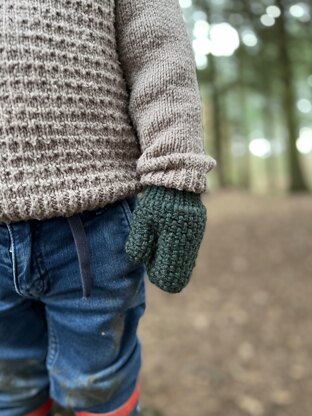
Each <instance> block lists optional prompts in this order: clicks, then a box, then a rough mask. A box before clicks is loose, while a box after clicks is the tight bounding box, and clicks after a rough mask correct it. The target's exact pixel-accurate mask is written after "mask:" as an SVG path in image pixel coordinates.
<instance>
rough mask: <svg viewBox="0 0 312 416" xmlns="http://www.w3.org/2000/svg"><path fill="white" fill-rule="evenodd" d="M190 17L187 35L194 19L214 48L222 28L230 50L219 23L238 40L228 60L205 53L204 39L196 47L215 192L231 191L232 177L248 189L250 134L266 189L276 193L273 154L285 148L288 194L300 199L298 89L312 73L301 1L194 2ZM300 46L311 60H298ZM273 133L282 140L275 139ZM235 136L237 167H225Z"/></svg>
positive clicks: (305, 7) (310, 36)
mask: <svg viewBox="0 0 312 416" xmlns="http://www.w3.org/2000/svg"><path fill="white" fill-rule="evenodd" d="M181 1H184V0H181ZM186 3H187V2H186ZM310 6H311V7H312V5H310ZM192 11H193V17H194V18H193V23H192V25H193V27H194V26H196V21H197V20H198V19H199V21H200V23H202V21H203V20H204V19H206V22H207V23H208V25H207V27H209V31H208V33H207V39H206V40H207V41H208V42H211V40H212V39H211V32H212V31H213V27H214V26H218V25H219V27H220V26H222V24H223V26H222V28H224V36H222V32H220V38H219V39H220V47H219V49H220V50H221V49H222V47H223V48H224V46H226V45H225V44H226V41H228V42H229V43H231V39H230V38H229V37H228V36H227V35H226V33H225V31H226V29H227V27H225V25H224V22H227V23H229V25H231V27H232V28H234V29H235V31H236V33H237V34H238V35H239V40H240V42H239V45H238V46H237V47H236V48H234V49H233V51H232V53H224V54H223V53H219V52H220V50H219V51H218V50H217V51H216V49H213V48H210V45H209V44H208V46H207V42H205V39H204V40H203V39H201V42H202V44H201V45H200V44H198V45H199V48H202V49H203V50H204V52H203V53H204V54H205V55H206V56H207V65H206V66H204V65H203V67H202V68H201V69H200V70H199V72H198V74H199V81H200V83H201V84H203V85H205V86H206V88H208V89H209V91H210V102H211V106H210V108H211V112H212V114H211V122H212V128H211V133H212V138H213V143H214V148H215V156H216V159H217V160H218V162H219V171H218V174H219V178H218V181H219V184H220V185H221V186H223V187H224V186H227V185H229V184H231V176H232V170H233V169H234V170H235V169H236V170H238V171H239V174H238V182H237V184H238V185H240V186H242V187H246V188H248V187H249V186H251V181H250V169H251V165H252V163H254V162H253V160H254V157H253V158H252V159H250V151H249V147H250V140H252V136H254V135H255V132H256V131H259V132H258V133H257V134H258V135H260V134H261V131H262V134H263V136H262V137H263V139H261V140H262V141H261V143H260V145H261V146H262V147H263V148H262V149H259V152H258V154H259V155H260V154H262V155H263V156H258V157H263V158H265V159H266V167H267V169H266V170H267V178H268V181H267V182H268V185H269V188H270V189H275V188H276V187H277V183H278V182H277V176H276V173H277V171H278V170H279V171H280V169H281V165H280V164H279V163H277V159H276V155H277V153H276V152H281V151H282V149H283V146H286V149H287V152H286V156H287V158H286V160H287V165H286V166H287V174H288V177H289V190H290V191H298V190H300V191H306V190H307V189H308V187H307V184H306V181H305V179H304V175H303V169H302V167H301V165H300V159H301V157H300V156H299V152H298V149H297V143H298V142H297V140H298V138H299V136H300V126H301V124H302V122H303V120H307V119H308V116H304V115H303V114H302V113H301V114H299V111H298V109H297V108H296V107H297V95H298V93H299V91H298V83H299V82H300V80H302V79H303V77H305V83H306V82H307V79H308V75H309V74H310V72H311V66H312V55H311V52H310V42H311V40H312V27H311V16H310V15H309V13H310V11H309V4H308V3H307V0H306V2H305V1H304V0H303V1H301V2H300V3H298V2H296V1H295V0H193V6H192ZM311 11H312V10H311ZM300 16H301V20H300V19H299V17H300ZM298 19H299V20H298ZM194 22H195V23H194ZM229 25H228V26H229ZM220 30H221V29H220ZM234 35H235V33H234V34H233V37H235V36H234ZM299 44H300V46H302V47H303V48H305V49H303V50H305V51H307V52H308V53H309V55H308V54H307V53H306V54H302V53H299V51H300V52H301V51H302V50H301V49H300V48H298V45H299ZM214 46H216V45H214ZM217 46H218V45H217ZM209 49H210V50H209ZM205 51H206V52H205ZM294 62H296V65H294ZM229 97H231V98H230V99H229ZM304 117H305V118H304ZM229 123H231V125H232V127H231V128H229ZM276 132H279V135H280V136H281V133H282V134H283V137H281V139H279V138H278V137H277V136H276ZM233 133H234V135H235V133H237V134H238V136H239V137H241V138H242V140H241V142H240V149H241V151H240V152H239V162H238V159H237V160H236V162H235V163H234V164H233V166H232V167H231V164H230V161H229V150H231V146H232V147H233V140H234V138H233V136H231V135H233ZM258 137H259V136H258ZM260 137H261V136H260ZM265 143H267V144H265ZM260 145H259V146H260ZM266 148H267V150H265V149H266ZM231 157H232V158H233V157H238V156H235V155H233V154H232V155H231ZM284 159H285V158H284ZM237 164H239V166H238V168H237V167H235V165H237Z"/></svg>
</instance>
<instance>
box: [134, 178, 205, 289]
mask: <svg viewBox="0 0 312 416" xmlns="http://www.w3.org/2000/svg"><path fill="white" fill-rule="evenodd" d="M205 225H206V208H205V206H204V205H203V203H202V202H201V198H200V194H196V193H193V192H188V191H180V190H177V189H171V188H165V187H161V186H149V187H147V188H146V190H145V192H144V193H143V196H142V197H140V198H139V199H138V202H137V205H136V207H135V209H134V211H133V216H132V221H131V231H130V234H129V237H128V240H127V242H126V252H127V253H128V256H129V257H130V259H131V260H132V261H133V262H134V263H145V265H146V270H147V275H148V277H149V280H150V281H151V282H152V283H154V284H155V285H156V286H158V287H159V288H160V289H162V290H164V291H166V292H170V293H178V292H180V291H181V290H182V289H183V288H184V287H185V286H186V285H187V284H188V282H189V280H190V277H191V273H192V270H193V268H194V266H195V261H196V257H197V254H198V250H199V247H200V244H201V241H202V238H203V235H204V231H205Z"/></svg>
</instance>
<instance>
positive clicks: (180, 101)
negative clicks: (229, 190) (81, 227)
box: [0, 0, 215, 222]
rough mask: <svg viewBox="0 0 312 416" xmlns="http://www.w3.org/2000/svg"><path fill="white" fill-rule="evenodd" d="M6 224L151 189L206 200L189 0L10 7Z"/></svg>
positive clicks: (60, 1) (4, 33) (2, 153)
mask: <svg viewBox="0 0 312 416" xmlns="http://www.w3.org/2000/svg"><path fill="white" fill-rule="evenodd" d="M0 16H1V28H0V222H10V221H17V220H27V219H31V218H36V219H45V218H50V217H54V216H59V215H62V216H71V215H73V214H74V213H78V212H82V211H84V210H87V209H95V208H97V207H101V206H104V205H106V204H107V203H109V202H114V201H115V200H118V199H121V198H123V197H126V196H130V195H132V194H137V193H138V192H140V191H141V190H143V189H144V188H145V186H146V185H158V186H166V187H170V188H175V189H180V190H187V191H192V192H195V193H202V192H205V191H206V190H207V183H206V174H207V173H208V172H209V171H210V170H211V169H212V168H213V167H214V165H215V161H214V159H213V158H211V157H210V156H208V155H205V153H204V149H203V137H204V133H203V124H202V114H201V101H200V92H199V86H198V82H197V78H196V69H195V68H196V67H195V59H194V55H193V50H192V47H191V42H190V39H189V37H188V33H187V29H186V25H185V22H184V20H183V17H182V12H181V10H180V7H179V4H178V0H157V1H155V0H131V1H129V0H18V1H17V0H0Z"/></svg>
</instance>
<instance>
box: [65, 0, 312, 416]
mask: <svg viewBox="0 0 312 416" xmlns="http://www.w3.org/2000/svg"><path fill="white" fill-rule="evenodd" d="M155 1H157V0H155ZM179 1H180V6H181V9H182V12H183V15H184V17H185V22H186V25H187V28H188V30H189V36H190V39H191V40H192V45H193V49H194V54H195V58H196V64H197V69H198V80H199V83H200V88H201V95H202V103H203V115H204V127H205V133H206V150H207V153H209V154H211V155H212V156H213V157H214V158H215V159H216V160H217V161H218V167H217V168H216V169H215V170H214V171H213V172H211V173H209V183H210V187H211V193H210V194H207V195H204V196H203V201H204V202H205V204H206V206H207V210H208V225H207V228H206V234H205V238H204V241H203V243H202V246H201V250H200V254H199V257H198V260H197V264H196V268H195V270H194V273H193V277H192V279H191V282H190V283H189V285H188V286H187V288H185V289H184V290H183V291H182V292H181V293H179V294H178V295H170V294H168V293H165V292H162V291H160V290H159V289H157V288H156V287H155V286H154V285H152V284H150V283H149V281H148V279H146V287H147V308H146V313H145V315H144V317H143V319H142V321H141V325H140V328H139V335H140V337H141V340H142V348H143V368H142V380H141V381H142V383H141V385H142V404H143V409H144V410H143V412H142V416H190V415H191V416H311V414H312V302H311V299H312V284H311V281H312V256H311V253H312V238H311V236H312V215H311V214H312V199H311V190H312V48H311V45H312V23H311V14H312V4H311V0H299V1H295V0H179ZM69 414H71V413H69Z"/></svg>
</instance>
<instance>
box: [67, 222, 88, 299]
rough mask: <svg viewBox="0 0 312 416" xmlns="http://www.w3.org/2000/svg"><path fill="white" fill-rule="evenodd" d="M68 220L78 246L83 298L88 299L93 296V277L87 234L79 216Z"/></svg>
mask: <svg viewBox="0 0 312 416" xmlns="http://www.w3.org/2000/svg"><path fill="white" fill-rule="evenodd" d="M67 220H68V223H69V226H70V229H71V232H72V234H73V237H74V241H75V245H76V250H77V256H78V262H79V269H80V277H81V283H82V291H83V297H84V298H87V297H89V296H90V294H91V285H92V277H91V264H90V252H89V247H88V241H87V236H86V232H85V229H84V226H83V223H82V220H81V218H80V215H79V214H74V215H72V216H71V217H67Z"/></svg>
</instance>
